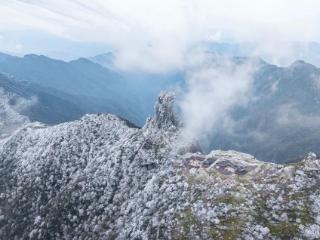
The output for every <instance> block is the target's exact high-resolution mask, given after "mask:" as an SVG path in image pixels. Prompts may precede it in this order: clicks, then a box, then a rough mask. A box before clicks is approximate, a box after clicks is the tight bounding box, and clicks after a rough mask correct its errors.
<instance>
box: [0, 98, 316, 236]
mask: <svg viewBox="0 0 320 240" xmlns="http://www.w3.org/2000/svg"><path fill="white" fill-rule="evenodd" d="M155 110H156V111H155V112H156V116H155V117H154V118H151V119H149V120H148V121H147V123H146V125H145V126H144V127H143V128H141V129H139V128H136V127H134V126H133V125H132V124H130V123H129V122H127V121H125V120H122V119H120V118H118V117H116V116H114V115H86V116H85V117H83V118H82V119H81V120H79V121H74V122H70V123H64V124H60V125H56V126H51V127H48V126H45V125H42V124H35V123H31V124H28V125H25V127H23V128H22V129H21V130H19V131H18V132H16V133H14V134H13V135H11V136H10V137H9V138H6V139H5V140H4V141H2V142H0V238H1V239H237V238H241V239H294V238H296V239H301V238H306V239H318V238H319V237H320V202H319V199H320V198H319V197H320V190H319V186H320V174H319V173H320V160H319V159H318V158H317V157H316V156H315V155H313V154H310V155H309V156H308V157H306V159H304V160H303V161H301V162H299V163H296V164H291V165H290V164H289V165H276V164H270V163H265V162H260V161H258V160H256V159H254V157H252V156H250V155H247V154H243V153H238V152H234V151H212V152H211V153H210V154H208V155H205V154H202V153H200V152H194V151H190V147H188V146H183V145H182V144H181V143H180V141H179V136H180V132H181V129H179V124H178V121H177V118H176V117H175V115H174V112H173V96H172V95H170V94H169V95H168V94H162V95H161V96H160V97H159V101H158V103H157V105H156V108H155ZM191 145H192V144H191Z"/></svg>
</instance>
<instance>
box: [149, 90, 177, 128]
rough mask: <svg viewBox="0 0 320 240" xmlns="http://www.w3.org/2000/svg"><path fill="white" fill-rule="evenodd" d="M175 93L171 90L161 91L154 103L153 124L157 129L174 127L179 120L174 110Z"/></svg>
mask: <svg viewBox="0 0 320 240" xmlns="http://www.w3.org/2000/svg"><path fill="white" fill-rule="evenodd" d="M174 100H175V95H174V93H172V92H162V93H161V94H160V95H159V97H158V101H157V103H156V105H155V118H154V120H155V124H156V126H157V127H158V128H159V129H170V128H172V127H174V128H176V127H178V125H179V121H178V119H177V116H176V114H175V112H174Z"/></svg>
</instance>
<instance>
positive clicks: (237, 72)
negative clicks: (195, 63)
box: [178, 58, 257, 140]
mask: <svg viewBox="0 0 320 240" xmlns="http://www.w3.org/2000/svg"><path fill="white" fill-rule="evenodd" d="M205 61H206V63H204V64H203V65H201V66H200V67H198V68H196V69H194V70H193V71H192V72H190V73H189V74H188V76H187V80H186V81H187V89H186V91H185V92H184V93H183V94H182V97H181V100H180V101H179V102H178V106H179V107H180V109H181V116H182V122H183V126H184V138H186V139H200V140H203V139H205V138H206V137H208V136H209V134H210V133H211V132H213V131H214V130H215V129H217V128H225V127H226V126H225V124H227V121H226V120H227V119H229V118H228V114H229V110H230V109H231V108H233V107H234V106H241V105H245V104H246V103H247V102H248V101H249V99H250V97H251V91H250V90H251V85H252V82H253V74H254V72H255V70H256V67H257V66H256V65H257V63H256V61H254V60H253V59H246V60H242V61H241V62H236V61H235V59H230V58H217V59H206V60H205ZM222 119H224V121H221V120H222ZM221 124H223V125H224V126H222V125H221Z"/></svg>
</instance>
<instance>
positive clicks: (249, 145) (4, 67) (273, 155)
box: [0, 53, 320, 162]
mask: <svg viewBox="0 0 320 240" xmlns="http://www.w3.org/2000/svg"><path fill="white" fill-rule="evenodd" d="M93 61H94V62H93ZM112 61H113V55H112V53H107V54H102V55H99V56H96V57H93V58H91V59H90V60H89V59H84V58H80V59H77V60H74V61H70V62H65V61H60V60H55V59H51V58H48V57H45V56H38V55H26V56H24V57H22V58H20V57H13V56H10V55H7V54H0V72H2V73H3V74H2V75H0V88H3V89H5V91H6V92H12V93H14V94H16V95H18V96H20V97H23V98H25V99H31V98H32V96H35V98H36V99H37V101H36V103H35V104H34V105H32V106H31V107H29V108H27V109H24V110H23V111H20V114H23V115H25V116H27V117H28V119H30V121H40V122H44V123H48V124H55V123H60V122H66V121H70V120H75V119H78V118H79V117H80V116H82V115H83V114H85V113H98V112H102V113H113V114H117V115H119V116H120V117H122V118H125V119H128V120H130V121H131V122H133V123H134V124H136V125H138V126H142V125H143V122H144V120H145V119H146V118H147V117H148V116H150V115H152V112H153V102H154V101H155V99H156V98H157V95H158V94H159V92H161V91H163V90H168V89H175V88H176V87H177V86H178V87H179V88H180V89H181V88H182V89H183V87H184V86H185V84H186V83H185V77H184V76H185V74H186V73H185V72H172V73H168V74H150V73H142V72H123V71H119V70H118V69H114V68H113V65H112V64H113V63H112ZM252 96H253V97H252V98H251V99H250V101H249V102H248V104H247V105H245V106H242V107H239V106H238V107H234V108H232V110H231V112H230V118H231V120H232V122H233V128H232V131H230V129H225V128H223V127H221V128H217V129H214V130H213V131H212V132H209V133H208V135H209V141H208V142H206V144H204V145H203V149H204V150H206V149H207V150H211V149H223V150H229V149H233V150H238V151H242V152H247V153H250V154H252V155H254V156H256V157H257V158H258V159H261V160H266V161H276V162H286V161H294V160H297V159H299V158H301V157H303V156H304V155H305V154H306V153H307V152H309V151H313V152H318V146H319V145H320V127H319V125H320V70H319V68H317V67H315V66H314V65H311V64H308V63H305V62H303V61H296V62H295V63H293V64H292V65H290V66H289V67H278V66H275V65H271V64H268V63H266V62H264V61H261V62H260V65H259V68H258V70H257V72H256V73H255V76H254V82H253V87H252Z"/></svg>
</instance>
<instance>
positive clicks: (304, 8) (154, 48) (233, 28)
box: [0, 0, 320, 68]
mask: <svg viewBox="0 0 320 240" xmlns="http://www.w3.org/2000/svg"><path fill="white" fill-rule="evenodd" d="M0 16H1V17H0V43H1V44H0V46H1V48H0V51H6V52H11V53H27V52H32V51H36V52H43V53H49V54H50V53H51V54H52V55H55V54H56V55H57V56H59V54H60V55H61V57H63V55H64V54H65V58H66V59H67V58H72V57H73V54H72V52H74V56H77V54H78V55H81V54H83V55H90V54H96V53H99V52H101V51H108V50H110V49H113V50H117V52H118V54H119V56H120V57H119V59H120V61H121V64H123V65H124V66H129V67H130V66H132V64H133V66H134V64H138V63H137V62H139V61H138V60H139V59H141V56H144V58H145V59H146V60H147V61H145V62H144V63H141V64H142V65H143V64H148V65H150V66H149V67H150V68H155V67H159V66H160V67H163V68H166V67H168V66H177V65H180V64H181V63H182V62H183V61H184V58H185V54H186V52H187V51H188V50H189V49H190V47H192V46H194V45H196V44H198V43H199V42H203V41H216V42H233V43H242V42H254V43H255V44H257V50H256V51H257V52H263V53H264V52H266V53H268V54H269V55H274V56H277V55H280V57H281V55H292V52H291V51H292V49H287V48H286V46H287V45H286V43H287V42H297V41H298V42H320V28H319V22H320V1H318V0H304V1H302V0H299V1H298V0H265V1H262V0H260V1H256V0H222V1H217V0H194V1H193V0H158V1H152V0H135V1H132V0H90V1H88V0H68V1H66V0H20V1H19V0H1V3H0ZM45 42H48V44H47V45H46V44H45ZM33 43H34V44H33ZM41 43H42V44H41ZM70 46H74V47H73V49H72V48H70ZM55 48H56V49H55ZM70 49H71V50H70ZM291 57H292V56H291ZM294 57H298V56H294ZM139 64H140V62H139Z"/></svg>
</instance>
